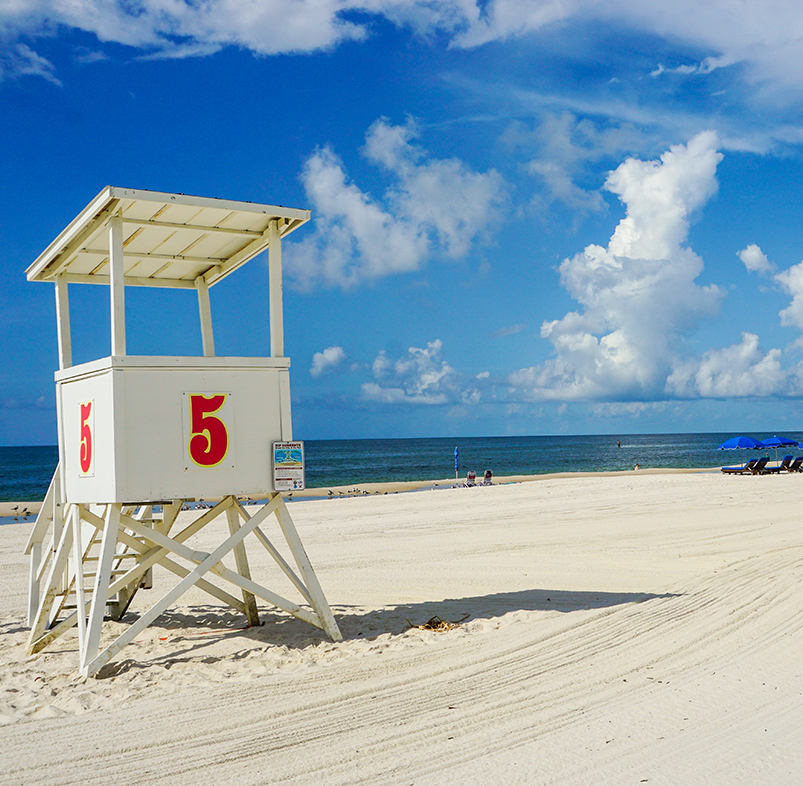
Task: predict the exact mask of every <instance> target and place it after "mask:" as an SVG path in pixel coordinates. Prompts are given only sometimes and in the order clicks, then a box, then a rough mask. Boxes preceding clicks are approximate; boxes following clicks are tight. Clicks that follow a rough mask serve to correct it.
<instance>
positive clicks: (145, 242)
mask: <svg viewBox="0 0 803 786" xmlns="http://www.w3.org/2000/svg"><path fill="white" fill-rule="evenodd" d="M309 218H310V213H309V211H307V210H296V209H292V208H284V207H274V206H271V205H258V204H253V203H250V202H232V201H225V200H219V199H209V198H202V197H194V196H185V195H183V194H164V193H157V192H150V191H138V190H130V189H123V188H114V187H111V186H109V187H107V188H104V189H103V191H101V192H100V194H98V196H97V197H96V198H95V199H94V200H93V201H92V202H90V203H89V205H87V207H86V208H85V209H84V210H83V211H82V212H81V213H80V214H79V215H78V216H77V217H76V218H75V219H74V220H73V221H72V222H71V223H70V224H69V226H67V228H66V229H64V231H62V232H61V234H59V236H58V237H57V238H56V239H55V240H54V241H53V242H52V243H51V244H50V246H48V248H47V249H46V250H45V251H44V252H43V253H42V254H41V255H40V256H39V258H38V259H37V260H36V261H35V262H34V263H33V264H32V265H31V266H30V267H29V268H28V270H27V271H26V274H27V277H28V280H29V281H49V282H52V283H54V284H55V289H56V315H57V324H58V349H59V371H58V372H57V373H56V405H57V411H58V432H59V464H58V467H57V469H56V472H55V475H54V477H53V481H52V482H51V484H50V488H49V490H48V492H47V496H46V498H45V501H44V503H43V506H42V510H41V512H40V514H39V516H38V518H37V520H36V523H35V524H34V527H33V531H32V532H31V536H30V538H29V540H28V544H27V547H26V554H29V555H30V559H31V562H30V583H29V603H28V621H29V625H30V627H31V634H30V640H29V652H30V653H36V652H38V651H40V650H42V649H43V648H44V647H46V646H47V645H48V644H49V643H50V642H52V641H54V640H55V639H56V638H58V637H59V636H61V635H62V634H63V633H65V632H66V631H68V630H70V629H71V628H72V627H73V626H77V628H78V642H79V661H80V671H81V673H82V674H83V675H84V676H88V675H94V674H97V672H98V670H99V669H100V668H101V667H102V666H103V665H104V664H106V663H107V662H108V661H109V660H110V659H111V658H112V657H114V655H115V654H116V653H117V652H118V651H119V650H120V649H121V648H122V647H123V646H125V645H126V644H128V643H129V642H131V641H132V640H133V639H134V638H135V637H136V636H137V635H138V634H139V633H140V631H142V629H143V628H145V627H146V626H147V625H149V624H150V623H151V622H152V621H153V620H154V619H155V618H156V617H158V616H159V615H160V614H161V613H163V612H164V611H165V610H166V609H167V608H169V607H170V606H171V605H172V604H173V603H175V601H176V600H177V599H178V598H179V597H180V596H181V595H182V594H183V593H184V592H186V591H187V590H188V589H190V588H191V587H193V586H195V587H198V588H200V589H201V590H204V591H206V592H207V593H209V594H210V595H212V596H213V597H214V598H216V600H218V601H222V602H223V603H225V604H227V605H229V606H231V607H232V608H234V609H236V610H237V611H238V612H240V613H242V614H244V615H245V616H246V617H247V619H248V622H249V623H250V624H251V625H257V624H259V617H258V610H257V605H256V598H259V599H261V600H263V601H266V602H267V603H269V604H272V605H273V606H277V607H278V608H280V609H283V610H284V611H287V612H289V613H290V614H292V615H294V616H296V617H298V618H300V619H302V620H304V621H306V622H308V623H310V624H312V625H315V626H317V627H319V628H321V629H322V630H324V631H325V632H326V633H327V634H328V635H329V636H330V637H331V638H332V639H333V640H335V641H339V640H340V639H341V635H340V631H339V629H338V627H337V623H336V622H335V619H334V617H333V616H332V613H331V611H330V609H329V606H328V604H327V601H326V598H325V597H324V594H323V592H322V590H321V587H320V585H319V583H318V580H317V578H316V576H315V572H314V571H313V568H312V566H311V564H310V562H309V559H308V558H307V555H306V553H305V551H304V548H303V546H302V543H301V540H300V538H299V536H298V533H297V532H296V529H295V526H294V524H293V521H292V519H291V517H290V514H289V512H288V510H287V507H286V506H285V503H284V500H283V498H282V496H281V493H280V492H281V491H282V490H292V488H293V487H294V485H295V487H301V484H302V483H303V476H302V475H299V466H300V467H301V470H302V471H303V464H302V463H301V462H302V461H303V456H301V455H300V454H301V452H302V447H301V445H300V443H292V442H291V440H292V433H291V419H290V383H289V366H290V361H289V359H288V358H286V357H284V334H283V315H282V259H281V241H282V238H284V237H286V236H287V235H288V234H290V233H291V232H293V231H294V230H295V229H297V228H298V227H300V226H301V225H302V224H304V223H305V222H306V221H308V220H309ZM265 249H267V250H268V267H269V285H270V286H269V289H270V292H269V298H268V300H269V305H270V347H271V356H270V357H267V358H264V357H257V358H252V357H248V358H243V357H216V356H215V348H214V336H213V331H212V318H211V309H210V301H209V288H210V287H211V286H213V285H215V284H218V283H219V282H221V281H223V279H224V278H226V276H228V275H229V274H230V273H232V272H233V271H235V270H237V268H239V267H241V266H242V265H244V264H245V263H246V262H248V261H249V260H251V259H253V258H254V257H255V256H256V255H257V254H259V253H260V252H262V251H264V250H265ZM69 284H106V285H108V286H109V288H110V306H111V353H110V355H109V357H105V358H101V359H98V360H93V361H90V362H87V363H82V364H80V365H77V366H73V365H72V348H71V338H70V317H69V306H68V285H69ZM127 286H140V287H175V288H181V289H189V290H194V291H195V293H196V295H197V299H198V307H199V313H200V325H201V336H202V345H203V357H167V356H129V355H127V354H126V324H125V303H124V299H125V291H126V287H127ZM81 316H82V318H83V317H85V316H86V315H83V314H82V315H81ZM89 316H91V315H89ZM287 443H290V444H287ZM277 456H281V458H277ZM299 459H301V460H299ZM288 464H290V465H292V468H291V469H289V470H282V469H281V467H282V466H285V465H288ZM300 478H301V479H300ZM238 497H239V498H243V497H250V498H252V499H264V500H266V502H265V504H263V505H262V506H261V507H259V508H258V512H257V513H255V514H254V515H250V514H249V513H248V512H247V511H246V509H245V508H244V507H243V505H242V503H241V501H240V500H239V499H238ZM210 498H212V499H220V500H221V501H220V502H218V503H217V504H215V505H214V507H212V508H211V509H208V510H204V511H201V510H197V512H194V513H192V514H185V515H184V516H183V517H182V523H183V526H182V528H181V529H180V530H179V531H175V529H176V524H177V520H178V514H179V512H180V511H181V510H182V508H186V507H187V504H188V503H189V502H191V501H195V500H199V499H207V500H208V499H210ZM222 515H225V516H226V523H227V535H221V537H222V538H223V539H222V541H221V542H220V543H219V545H218V546H217V547H216V548H215V549H214V550H213V551H212V552H211V553H206V552H199V551H196V550H193V549H191V548H189V547H188V546H187V545H185V541H187V539H188V538H190V537H191V536H192V535H193V534H195V533H197V532H199V531H200V530H201V529H202V528H203V527H205V526H206V525H207V524H209V523H210V522H212V521H213V520H215V519H216V518H218V517H219V516H222ZM187 517H189V518H191V519H193V520H191V521H189V522H188V523H187V522H186V521H185V519H186V518H187ZM193 517H194V518H193ZM269 517H271V518H270V521H272V522H273V523H274V524H277V525H278V530H279V531H280V532H281V535H282V536H283V537H284V540H285V541H286V544H287V549H289V552H290V554H291V555H292V558H291V559H285V558H284V557H283V556H282V553H281V552H280V551H279V549H277V548H276V546H275V545H274V543H273V542H272V541H271V540H270V539H269V538H268V536H267V535H266V533H265V531H263V527H265V526H266V523H267V522H268V521H269ZM249 536H250V537H249ZM246 538H248V542H249V543H251V544H256V543H260V544H261V546H262V547H264V548H265V549H266V550H267V551H268V553H269V554H270V555H271V556H272V557H273V559H274V560H275V561H276V563H277V564H278V566H279V568H280V569H281V571H282V572H283V573H284V574H285V576H286V577H287V579H289V584H290V585H292V586H293V587H294V588H295V590H294V591H295V592H297V593H298V594H299V595H300V599H299V603H295V602H293V601H291V600H287V599H285V598H284V597H282V596H281V595H279V594H277V593H276V592H274V591H272V590H269V589H267V588H266V587H263V586H262V585H260V584H259V583H257V581H256V580H255V578H256V577H252V576H251V573H250V568H249V562H248V556H247V551H246V545H245V544H246ZM277 542H278V541H277ZM285 551H286V550H285ZM229 555H232V556H233V561H234V568H231V567H227V566H226V565H225V564H224V562H223V559H224V557H227V558H228V559H231V557H229ZM290 561H294V562H295V569H294V568H293V567H291V564H290ZM154 566H160V567H161V568H164V569H166V570H167V571H169V572H171V573H173V574H175V575H176V576H177V577H178V581H177V583H176V584H175V586H174V587H173V588H172V589H171V590H170V591H168V592H167V593H166V594H164V595H163V596H162V597H161V598H160V599H159V600H157V601H156V603H154V604H153V605H152V606H151V608H150V609H149V610H148V611H147V612H145V613H143V614H141V615H140V616H139V617H138V619H137V620H136V621H135V622H134V623H133V624H131V625H130V626H129V627H128V628H126V629H125V631H124V632H123V633H121V634H120V635H119V636H117V638H116V639H114V640H113V641H111V643H109V644H108V645H107V646H105V648H104V649H102V650H101V648H100V641H101V629H102V623H103V619H104V615H109V616H111V617H112V618H113V619H116V620H119V619H120V618H121V617H122V615H123V614H124V613H125V611H126V609H127V608H128V606H129V604H130V603H131V600H132V598H133V597H134V595H135V593H137V591H138V590H139V589H141V588H151V587H152V570H153V568H154ZM209 574H214V575H215V576H216V577H217V579H218V581H217V583H213V582H212V581H210V580H209V578H210V576H209ZM221 580H222V581H221ZM227 585H228V586H227ZM232 592H234V593H236V594H232Z"/></svg>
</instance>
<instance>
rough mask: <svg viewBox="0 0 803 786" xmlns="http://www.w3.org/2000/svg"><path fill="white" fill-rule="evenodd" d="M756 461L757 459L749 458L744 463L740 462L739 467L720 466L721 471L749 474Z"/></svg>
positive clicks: (731, 473) (729, 473)
mask: <svg viewBox="0 0 803 786" xmlns="http://www.w3.org/2000/svg"><path fill="white" fill-rule="evenodd" d="M757 463H758V459H750V461H748V462H747V463H746V464H742V465H741V466H739V467H722V471H723V472H724V473H725V474H726V475H749V474H750V473H751V472H752V471H753V467H754V466H755V465H756V464H757Z"/></svg>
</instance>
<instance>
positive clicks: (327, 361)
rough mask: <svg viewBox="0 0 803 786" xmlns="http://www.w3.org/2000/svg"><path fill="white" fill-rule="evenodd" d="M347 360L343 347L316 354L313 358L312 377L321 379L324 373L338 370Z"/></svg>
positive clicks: (310, 371) (330, 348)
mask: <svg viewBox="0 0 803 786" xmlns="http://www.w3.org/2000/svg"><path fill="white" fill-rule="evenodd" d="M345 359H346V353H345V351H344V350H343V347H327V348H326V349H325V350H324V351H323V352H316V353H315V354H314V355H313V356H312V365H311V366H310V370H309V373H310V376H311V377H319V376H321V374H323V373H324V372H326V371H329V370H331V369H334V368H337V367H338V366H339V365H340V364H341V363H342V362H343V361H344V360H345Z"/></svg>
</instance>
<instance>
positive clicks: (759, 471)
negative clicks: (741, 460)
mask: <svg viewBox="0 0 803 786" xmlns="http://www.w3.org/2000/svg"><path fill="white" fill-rule="evenodd" d="M768 461H769V458H768V457H767V456H762V457H761V458H760V459H759V460H758V461H756V463H755V464H753V466H752V467H750V474H751V475H768V474H769V473H770V472H773V471H774V470H777V469H778V467H774V469H768V468H767V462H768Z"/></svg>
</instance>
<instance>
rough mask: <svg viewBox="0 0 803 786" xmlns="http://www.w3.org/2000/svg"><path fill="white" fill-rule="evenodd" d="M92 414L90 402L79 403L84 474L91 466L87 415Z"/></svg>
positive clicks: (90, 438)
mask: <svg viewBox="0 0 803 786" xmlns="http://www.w3.org/2000/svg"><path fill="white" fill-rule="evenodd" d="M91 414H92V402H91V401H89V402H87V403H86V404H81V454H80V455H81V472H83V473H84V475H86V474H87V473H88V472H89V470H90V468H91V466H92V427H91V426H90V425H89V416H90V415H91Z"/></svg>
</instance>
